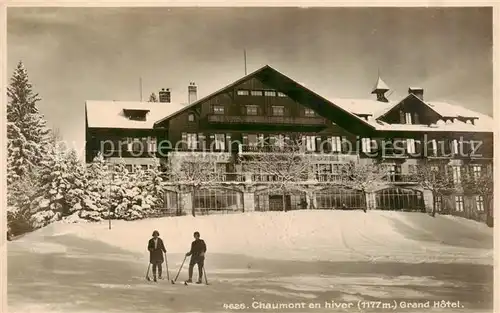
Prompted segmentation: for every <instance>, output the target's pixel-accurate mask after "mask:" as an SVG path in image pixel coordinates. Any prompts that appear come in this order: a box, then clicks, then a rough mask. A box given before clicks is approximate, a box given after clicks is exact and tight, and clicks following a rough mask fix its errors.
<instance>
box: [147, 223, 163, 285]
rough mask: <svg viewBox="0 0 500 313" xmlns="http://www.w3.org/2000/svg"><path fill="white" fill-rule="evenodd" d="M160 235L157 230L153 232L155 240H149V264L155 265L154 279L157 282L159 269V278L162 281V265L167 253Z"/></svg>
mask: <svg viewBox="0 0 500 313" xmlns="http://www.w3.org/2000/svg"><path fill="white" fill-rule="evenodd" d="M159 236H160V233H159V232H158V231H157V230H155V231H154V232H153V238H151V239H149V242H148V250H149V262H150V263H151V264H153V278H154V281H156V269H157V268H158V278H159V279H161V274H162V264H163V253H167V249H165V245H164V244H163V240H161V238H160V237H159Z"/></svg>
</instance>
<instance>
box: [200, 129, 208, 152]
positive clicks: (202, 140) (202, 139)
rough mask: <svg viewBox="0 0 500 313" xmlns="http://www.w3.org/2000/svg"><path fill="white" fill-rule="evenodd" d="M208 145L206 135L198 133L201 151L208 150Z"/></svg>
mask: <svg viewBox="0 0 500 313" xmlns="http://www.w3.org/2000/svg"><path fill="white" fill-rule="evenodd" d="M206 143H207V142H206V138H205V134H203V133H198V148H199V149H201V150H206V149H207V146H206Z"/></svg>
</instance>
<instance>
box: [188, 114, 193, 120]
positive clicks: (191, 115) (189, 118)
mask: <svg viewBox="0 0 500 313" xmlns="http://www.w3.org/2000/svg"><path fill="white" fill-rule="evenodd" d="M188 122H194V114H193V113H190V114H189V115H188Z"/></svg>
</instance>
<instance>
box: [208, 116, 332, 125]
mask: <svg viewBox="0 0 500 313" xmlns="http://www.w3.org/2000/svg"><path fill="white" fill-rule="evenodd" d="M207 121H208V122H209V123H217V124H218V123H221V124H269V125H276V124H277V125H297V126H301V125H302V126H303V125H312V126H326V125H328V122H327V120H326V119H325V118H322V117H291V116H265V115H251V116H248V115H218V114H210V115H208V116H207Z"/></svg>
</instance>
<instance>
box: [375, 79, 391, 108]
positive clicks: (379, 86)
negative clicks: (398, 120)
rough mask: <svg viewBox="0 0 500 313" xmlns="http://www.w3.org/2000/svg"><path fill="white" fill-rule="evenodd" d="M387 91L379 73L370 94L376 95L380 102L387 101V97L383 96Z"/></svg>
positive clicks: (387, 88)
mask: <svg viewBox="0 0 500 313" xmlns="http://www.w3.org/2000/svg"><path fill="white" fill-rule="evenodd" d="M387 91H389V87H388V86H387V84H386V83H385V82H384V81H383V80H382V78H380V75H379V76H378V79H377V83H376V84H375V87H374V88H373V91H372V94H376V95H377V101H381V102H389V100H387V98H386V97H385V93H386V92H387Z"/></svg>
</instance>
